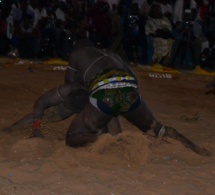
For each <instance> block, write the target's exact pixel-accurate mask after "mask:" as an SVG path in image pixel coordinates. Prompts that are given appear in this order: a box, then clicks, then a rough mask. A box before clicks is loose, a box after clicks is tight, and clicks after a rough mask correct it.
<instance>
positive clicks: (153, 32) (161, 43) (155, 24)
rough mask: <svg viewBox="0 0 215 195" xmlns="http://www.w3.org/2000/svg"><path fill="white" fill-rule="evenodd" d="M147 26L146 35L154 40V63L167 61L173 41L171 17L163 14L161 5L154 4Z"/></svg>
mask: <svg viewBox="0 0 215 195" xmlns="http://www.w3.org/2000/svg"><path fill="white" fill-rule="evenodd" d="M145 28H146V35H148V36H149V37H151V38H152V42H153V49H154V53H153V57H152V58H153V59H152V61H153V63H161V64H163V63H165V60H166V59H167V57H168V56H169V55H170V51H171V46H172V42H173V41H172V25H171V23H170V21H169V19H168V18H167V17H165V16H163V14H162V11H161V7H160V5H158V4H154V5H152V7H151V11H150V14H149V18H148V20H147V22H146V26H145Z"/></svg>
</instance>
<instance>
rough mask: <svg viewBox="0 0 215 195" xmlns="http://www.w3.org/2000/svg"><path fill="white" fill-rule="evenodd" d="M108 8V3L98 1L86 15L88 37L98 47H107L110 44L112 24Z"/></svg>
mask: <svg viewBox="0 0 215 195" xmlns="http://www.w3.org/2000/svg"><path fill="white" fill-rule="evenodd" d="M109 9H110V7H109V4H108V3H106V2H104V1H98V2H97V3H96V4H95V6H94V8H92V9H90V10H89V11H88V13H87V16H86V17H87V18H86V19H87V26H88V30H89V39H90V40H91V41H93V43H94V44H95V46H97V47H100V48H109V47H110V45H111V32H112V29H111V26H112V24H111V16H110V12H109Z"/></svg>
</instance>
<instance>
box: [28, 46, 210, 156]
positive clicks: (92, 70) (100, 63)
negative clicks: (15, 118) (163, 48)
mask: <svg viewBox="0 0 215 195" xmlns="http://www.w3.org/2000/svg"><path fill="white" fill-rule="evenodd" d="M105 69H113V70H116V69H117V70H118V69H119V70H120V71H122V72H124V73H126V74H127V75H130V76H129V77H131V78H133V79H134V80H135V79H136V77H135V75H134V73H133V72H132V70H131V69H130V68H129V66H128V65H127V64H126V63H125V62H123V61H122V59H121V58H120V57H119V56H118V55H117V54H115V53H113V52H112V51H104V50H99V49H97V48H94V47H84V48H82V49H77V50H76V51H74V52H73V53H72V54H71V56H70V59H69V67H68V69H67V71H66V74H65V84H63V85H62V86H60V87H59V88H58V90H57V92H56V88H55V89H52V90H50V91H49V92H47V93H46V94H44V95H43V96H41V97H40V98H39V99H38V101H37V102H36V103H35V106H34V111H33V113H32V114H33V119H32V118H31V120H33V127H35V126H36V128H35V129H36V132H34V131H33V133H35V134H34V135H33V136H38V135H37V133H38V131H37V124H38V123H37V119H38V118H39V119H41V117H44V116H46V115H44V110H46V108H51V107H55V106H57V107H58V106H62V105H63V107H64V106H65V105H66V104H65V100H66V99H67V98H68V97H69V96H70V93H71V92H72V91H73V90H74V89H85V88H87V89H88V93H89V94H90V92H92V90H91V88H90V84H91V83H92V81H94V78H95V77H96V76H97V77H98V78H99V76H98V74H99V75H102V72H103V71H104V70H105ZM109 76H110V77H111V75H109ZM119 76H120V75H119ZM111 78H114V76H113V75H112V77H111ZM121 83H122V81H119V82H118V85H117V86H119V85H120V84H121ZM111 86H112V85H111ZM122 86H123V85H122ZM122 88H123V87H122ZM122 88H119V87H117V88H115V89H114V90H115V91H116V92H120V93H121V90H122ZM131 88H132V90H133V91H132V92H134V94H135V95H137V94H138V88H136V87H131ZM133 88H134V89H133ZM105 90H106V91H108V89H105ZM111 90H112V89H111ZM98 91H99V90H98ZM123 93H124V92H123ZM123 93H121V95H124V94H123ZM59 94H60V96H59ZM72 97H73V96H72ZM70 98H71V96H70ZM70 98H69V99H70ZM90 98H91V95H90ZM138 100H139V101H138V105H136V107H135V108H134V109H132V110H130V111H126V112H123V113H120V112H119V113H118V114H117V115H114V114H110V113H106V112H105V111H104V110H102V109H98V108H96V107H95V106H94V105H93V104H92V103H91V102H90V101H87V102H86V104H85V105H84V106H83V108H82V109H81V110H80V111H78V114H77V115H76V117H75V118H74V120H73V121H72V123H71V124H70V127H69V129H68V131H67V134H66V144H67V145H68V146H70V147H79V146H83V145H86V144H88V143H92V142H95V141H96V140H97V138H98V135H99V134H100V133H101V129H102V132H103V130H104V129H107V125H108V124H109V123H110V122H111V121H112V120H113V119H114V117H117V116H119V115H121V116H122V117H124V118H125V119H127V120H128V121H129V122H130V123H131V124H133V125H134V126H136V127H137V128H139V129H140V130H141V131H142V132H144V133H146V132H148V131H149V130H150V129H152V130H153V132H154V134H155V135H156V136H157V137H158V138H159V139H158V140H161V139H162V138H163V137H164V136H165V137H170V138H173V139H176V140H178V141H180V142H181V143H182V144H183V145H184V146H186V147H188V148H190V149H191V150H192V151H194V152H196V153H197V154H200V155H203V156H209V155H211V153H210V152H209V151H207V150H206V149H204V148H201V147H199V146H198V145H196V144H194V143H193V142H191V141H190V140H189V139H187V138H186V137H185V136H183V135H182V134H180V133H179V132H178V131H176V129H174V128H172V127H169V126H165V125H163V124H161V123H160V122H158V120H157V119H156V118H155V116H154V115H153V113H152V112H151V110H150V109H149V108H148V106H147V105H146V103H145V102H144V100H143V99H142V98H141V97H140V96H138ZM121 101H122V102H124V99H121ZM132 106H133V105H132ZM55 108H56V107H55ZM63 110H64V109H63ZM58 114H59V113H58ZM58 114H57V115H58ZM47 116H48V115H47ZM27 117H28V116H27ZM31 117H32V116H31ZM46 118H47V117H46ZM34 124H35V125H34ZM118 130H119V129H118ZM119 132H120V131H117V132H114V133H119ZM114 133H112V134H114Z"/></svg>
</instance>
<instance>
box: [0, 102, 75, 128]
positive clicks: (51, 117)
mask: <svg viewBox="0 0 215 195" xmlns="http://www.w3.org/2000/svg"><path fill="white" fill-rule="evenodd" d="M76 112H77V111H75V110H69V109H68V108H66V107H65V106H64V105H63V103H61V104H59V105H57V106H53V107H50V108H47V109H46V110H45V112H44V116H43V118H42V123H52V122H57V121H61V120H64V119H66V118H68V117H69V116H71V115H72V114H74V113H76ZM32 123H33V113H32V112H31V113H29V114H28V115H26V116H24V117H23V118H21V119H20V120H18V121H17V122H15V123H14V124H12V125H10V126H7V127H4V128H3V129H1V130H0V131H2V132H12V131H14V130H21V129H26V128H30V127H31V125H32Z"/></svg>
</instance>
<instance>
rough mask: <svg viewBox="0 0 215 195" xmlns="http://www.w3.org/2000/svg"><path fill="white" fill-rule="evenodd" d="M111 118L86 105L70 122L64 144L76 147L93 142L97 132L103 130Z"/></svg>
mask: <svg viewBox="0 0 215 195" xmlns="http://www.w3.org/2000/svg"><path fill="white" fill-rule="evenodd" d="M111 118H112V116H111V115H107V114H105V113H103V112H101V111H99V110H98V109H96V108H95V107H93V106H92V105H91V104H90V103H88V104H87V105H86V106H85V108H84V109H83V110H82V111H81V112H80V113H79V114H78V115H77V116H76V117H75V119H74V120H73V121H72V123H71V125H70V127H69V129H68V131H67V134H66V144H67V145H68V146H71V147H78V146H83V145H85V144H87V143H92V142H95V141H96V140H97V137H98V133H99V130H100V129H102V128H104V127H105V126H106V125H107V124H108V122H109V121H110V120H111Z"/></svg>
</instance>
